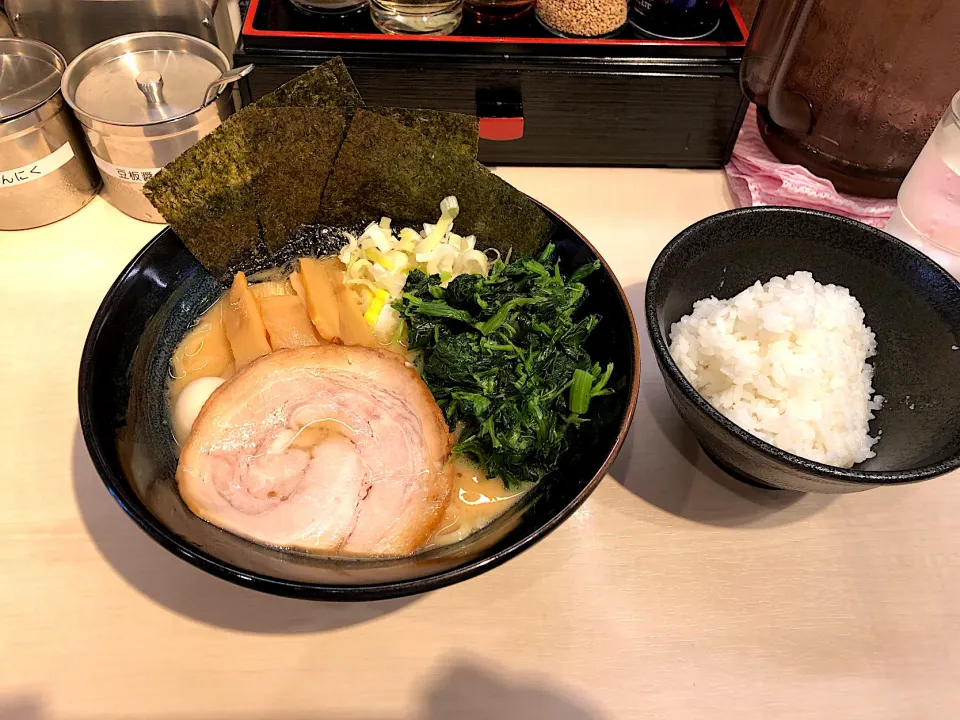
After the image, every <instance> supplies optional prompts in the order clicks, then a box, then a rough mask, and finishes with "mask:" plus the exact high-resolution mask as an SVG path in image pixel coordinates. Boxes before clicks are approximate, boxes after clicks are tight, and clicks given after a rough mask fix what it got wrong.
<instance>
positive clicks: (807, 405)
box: [670, 272, 883, 468]
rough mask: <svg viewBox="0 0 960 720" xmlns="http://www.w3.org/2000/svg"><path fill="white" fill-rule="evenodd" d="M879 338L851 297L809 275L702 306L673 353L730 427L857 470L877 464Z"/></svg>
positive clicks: (674, 342) (676, 329)
mask: <svg viewBox="0 0 960 720" xmlns="http://www.w3.org/2000/svg"><path fill="white" fill-rule="evenodd" d="M876 351H877V342H876V337H875V336H874V334H873V331H872V330H871V329H870V328H869V327H867V326H866V325H864V313H863V309H862V308H861V307H860V303H859V302H857V299H856V298H855V297H853V296H852V295H851V294H850V291H849V290H847V289H846V288H843V287H838V286H836V285H821V284H820V283H818V282H816V281H815V280H814V278H813V275H811V274H810V273H809V272H796V273H794V274H793V275H789V276H788V277H787V278H786V279H784V278H780V277H775V278H772V279H771V280H770V281H769V282H767V283H765V284H762V285H761V284H760V283H759V282H757V283H756V284H755V285H754V286H752V287H750V288H747V289H746V290H744V291H743V292H742V293H740V294H739V295H737V296H736V297H734V298H731V299H730V300H717V299H716V298H714V297H711V298H706V299H704V300H699V301H697V302H696V303H694V305H693V312H692V313H691V314H690V315H686V316H684V317H683V318H681V319H680V321H679V322H677V323H674V325H673V326H672V327H671V329H670V355H671V356H672V357H673V360H674V362H675V363H676V364H677V366H678V367H679V368H680V370H681V372H683V374H684V376H685V377H686V378H687V380H689V381H690V383H691V384H692V385H693V386H694V387H695V388H696V389H697V391H698V392H699V393H700V394H701V395H703V397H704V398H706V400H707V401H708V402H709V403H710V404H711V405H713V406H714V407H715V408H716V409H717V410H719V411H720V412H721V413H722V414H723V415H725V416H726V417H727V418H729V419H730V420H731V421H733V422H734V423H736V424H737V425H739V426H740V427H742V428H743V429H744V430H746V431H748V432H750V433H752V434H753V435H756V436H757V437H758V438H760V439H762V440H765V441H766V442H768V443H770V444H772V445H775V446H776V447H778V448H780V449H781V450H785V451H786V452H789V453H793V454H794V455H799V456H800V457H803V458H807V459H809V460H814V461H816V462H821V463H824V464H827V465H834V466H836V467H843V468H849V467H851V466H853V465H854V464H856V463H859V462H863V461H864V460H866V459H868V458H871V457H874V456H875V453H874V452H873V450H872V448H873V445H874V444H875V443H876V442H877V438H873V437H871V436H870V430H869V422H870V420H872V419H873V417H874V415H873V412H874V411H875V410H879V409H880V407H881V404H882V403H883V398H882V397H881V396H880V395H875V394H874V391H873V385H872V380H873V367H872V366H871V365H870V364H869V363H867V358H870V357H872V356H874V355H875V354H876Z"/></svg>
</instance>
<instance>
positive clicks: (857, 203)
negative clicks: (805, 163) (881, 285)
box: [726, 105, 897, 228]
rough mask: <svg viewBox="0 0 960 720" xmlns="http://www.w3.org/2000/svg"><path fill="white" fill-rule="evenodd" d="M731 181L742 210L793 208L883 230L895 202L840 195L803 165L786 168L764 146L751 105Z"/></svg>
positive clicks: (732, 162) (735, 152) (736, 149)
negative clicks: (837, 217) (813, 211)
mask: <svg viewBox="0 0 960 720" xmlns="http://www.w3.org/2000/svg"><path fill="white" fill-rule="evenodd" d="M726 170H727V179H728V180H729V182H730V187H731V189H732V190H733V192H734V193H735V194H736V196H737V199H738V200H739V201H740V205H741V206H749V205H790V206H793V207H805V208H812V209H814V210H824V211H826V212H832V213H836V214H837V215H845V216H846V217H849V218H853V219H854V220H859V221H860V222H863V223H867V224H868V225H873V226H875V227H879V228H882V227H884V226H885V225H886V224H887V220H889V219H890V215H891V214H892V213H893V211H894V208H896V206H897V203H896V201H895V200H877V199H874V198H864V197H856V196H854V195H846V194H844V193H841V192H837V191H836V189H835V188H834V187H833V183H832V182H830V181H829V180H824V179H823V178H820V177H817V176H816V175H814V174H813V173H812V172H810V171H809V170H807V169H806V168H804V167H801V166H800V165H785V164H783V163H781V162H780V161H779V160H777V158H776V157H775V156H774V154H773V153H772V152H770V150H769V149H768V148H767V146H766V145H765V144H764V142H763V140H762V139H761V137H760V131H759V130H758V129H757V109H756V106H754V105H751V106H750V109H749V110H748V111H747V117H746V118H745V119H744V121H743V127H742V128H741V129H740V136H739V137H738V138H737V144H736V145H735V146H734V148H733V155H732V157H731V158H730V162H729V163H728V164H727V167H726Z"/></svg>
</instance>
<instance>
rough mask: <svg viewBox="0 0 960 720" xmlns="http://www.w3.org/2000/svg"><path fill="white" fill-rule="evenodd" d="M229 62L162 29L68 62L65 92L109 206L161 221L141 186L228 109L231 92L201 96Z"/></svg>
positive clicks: (123, 38)
mask: <svg viewBox="0 0 960 720" xmlns="http://www.w3.org/2000/svg"><path fill="white" fill-rule="evenodd" d="M229 68H230V61H229V60H228V59H227V57H226V56H225V55H224V54H223V53H222V52H221V51H220V50H219V49H218V48H217V47H216V46H214V45H212V44H210V43H208V42H206V41H204V40H200V39H199V38H196V37H192V36H190V35H181V34H179V33H168V32H144V33H134V34H131V35H122V36H120V37H116V38H112V39H110V40H107V41H105V42H102V43H100V44H99V45H94V46H93V47H92V48H90V49H88V50H86V51H84V52H83V53H81V54H80V55H78V56H77V57H76V58H75V59H74V60H73V62H71V63H70V65H69V66H68V67H67V71H66V72H65V73H64V75H63V95H64V97H65V98H66V101H67V102H68V103H70V106H71V107H72V108H73V110H74V112H75V113H76V115H77V118H78V119H79V120H80V123H81V125H82V126H83V130H84V133H85V135H86V137H87V142H88V143H89V145H90V149H91V150H92V151H93V159H94V161H95V162H96V164H97V166H98V167H99V168H100V174H101V176H102V177H103V182H104V188H105V190H106V198H107V200H108V201H109V202H110V203H111V204H113V205H114V206H115V207H116V208H118V209H119V210H121V211H123V212H125V213H126V214H127V215H130V216H131V217H134V218H136V219H138V220H144V221H147V222H155V223H162V222H164V220H163V217H162V216H161V215H160V213H158V212H157V211H156V209H154V207H153V205H151V204H150V201H149V200H148V199H147V198H146V196H145V195H144V194H143V185H144V183H146V182H147V181H148V180H150V178H152V177H153V176H154V175H156V174H157V173H158V172H160V169H161V168H163V166H164V165H166V164H167V163H169V162H170V161H171V160H173V159H174V158H176V157H177V156H178V155H180V154H181V153H183V152H184V151H185V150H187V149H188V148H190V147H191V146H193V145H195V144H196V143H197V141H199V140H200V138H202V137H204V136H205V135H207V134H209V133H211V132H213V131H214V130H215V129H216V128H217V127H218V126H219V125H220V123H221V122H222V121H223V120H225V119H226V118H227V117H229V116H230V115H231V114H233V112H234V104H233V97H232V93H231V92H230V90H223V89H222V88H221V89H220V90H219V92H218V93H217V94H216V95H215V96H213V98H212V99H211V98H209V96H208V95H207V90H208V89H209V88H210V86H211V84H213V83H214V81H216V80H218V79H220V78H221V76H222V75H223V74H224V73H225V72H226V71H227V70H229Z"/></svg>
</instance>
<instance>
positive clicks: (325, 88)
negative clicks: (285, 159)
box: [254, 57, 364, 116]
mask: <svg viewBox="0 0 960 720" xmlns="http://www.w3.org/2000/svg"><path fill="white" fill-rule="evenodd" d="M254 105H255V106H256V107H259V108H264V109H266V108H276V107H312V108H327V109H328V110H344V111H346V113H347V115H348V116H349V115H353V111H354V110H356V109H357V108H362V107H364V104H363V98H361V97H360V93H359V92H358V91H357V86H356V85H354V84H353V78H352V77H350V73H349V72H348V71H347V67H346V65H344V64H343V60H341V59H340V58H339V57H335V58H333V60H328V61H327V62H325V63H324V64H323V65H319V66H317V67H315V68H314V69H313V70H310V71H309V72H306V73H304V74H303V75H301V76H299V77H296V78H294V79H293V80H291V81H290V82H288V83H285V84H283V85H281V86H280V87H279V88H277V89H276V90H274V91H273V92H272V93H270V94H269V95H264V96H263V97H262V98H260V99H259V100H257V102H255V103H254Z"/></svg>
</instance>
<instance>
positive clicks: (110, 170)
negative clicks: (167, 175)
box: [93, 155, 162, 185]
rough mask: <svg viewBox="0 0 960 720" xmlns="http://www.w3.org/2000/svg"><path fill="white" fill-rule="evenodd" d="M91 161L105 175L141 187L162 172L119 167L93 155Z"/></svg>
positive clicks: (157, 169)
mask: <svg viewBox="0 0 960 720" xmlns="http://www.w3.org/2000/svg"><path fill="white" fill-rule="evenodd" d="M93 159H94V160H95V161H96V163H97V167H98V168H100V170H101V171H103V172H105V173H106V174H107V175H111V176H113V177H115V178H120V179H121V180H127V181H129V182H135V183H140V184H141V185H143V184H144V183H145V182H147V180H150V179H151V178H152V177H153V176H154V175H156V174H157V173H158V172H160V170H162V168H131V167H121V166H119V165H114V164H112V163H109V162H107V161H106V160H104V159H102V158H98V157H97V156H96V155H94V157H93Z"/></svg>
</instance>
